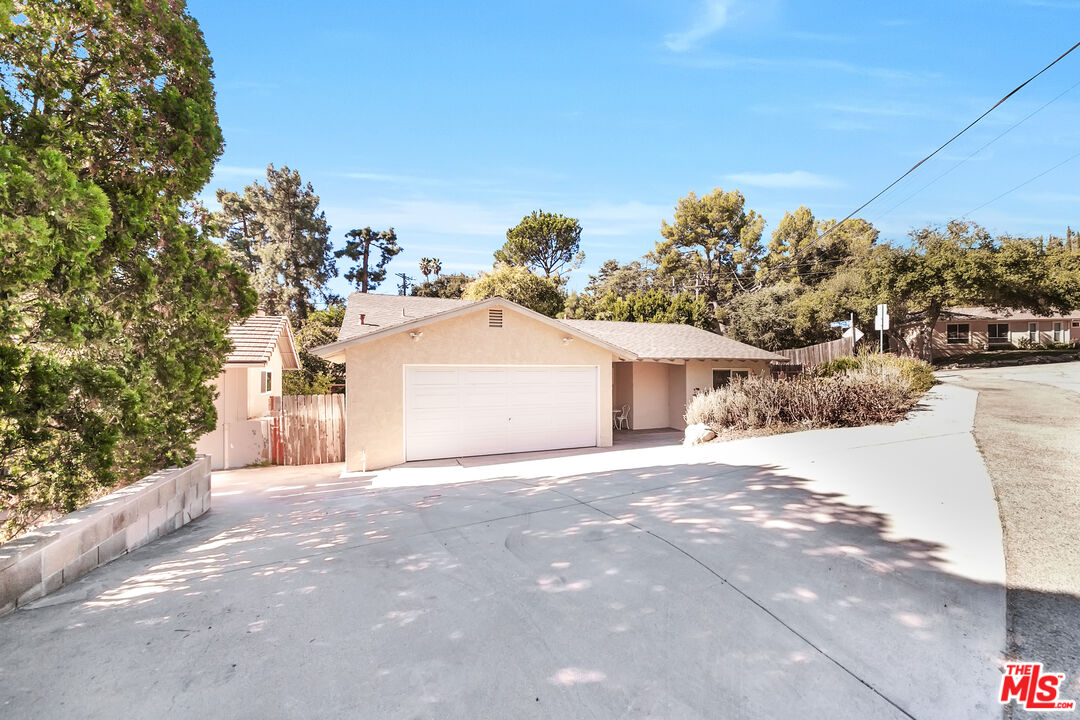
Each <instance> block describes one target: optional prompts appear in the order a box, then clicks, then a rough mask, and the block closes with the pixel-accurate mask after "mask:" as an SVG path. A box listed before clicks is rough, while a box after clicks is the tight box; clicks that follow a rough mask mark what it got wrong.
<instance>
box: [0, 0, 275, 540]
mask: <svg viewBox="0 0 1080 720" xmlns="http://www.w3.org/2000/svg"><path fill="white" fill-rule="evenodd" d="M3 10H4V12H0V136H2V138H3V139H2V142H0V188H3V192H2V193H0V250H2V252H3V254H2V256H3V262H2V263H0V266H2V268H3V270H0V281H2V282H0V319H2V321H3V322H2V323H0V505H2V509H3V510H6V511H8V517H7V522H6V529H5V532H6V533H9V534H10V533H12V532H15V531H18V530H19V529H20V528H22V527H25V526H26V525H27V524H31V523H33V522H35V520H36V519H38V518H40V517H41V516H42V514H44V513H47V512H50V511H54V510H69V509H72V508H73V507H75V506H76V505H78V504H80V503H82V502H84V501H85V500H86V499H88V498H89V497H92V496H93V495H94V494H95V493H97V492H99V491H101V490H102V489H104V488H106V487H109V486H111V485H114V484H115V483H117V482H120V481H124V480H130V479H134V478H137V477H140V476H142V475H143V474H145V473H147V472H148V471H150V470H153V469H157V468H160V467H164V466H166V465H169V464H183V463H186V462H188V461H190V460H191V458H192V456H193V445H194V441H195V439H196V438H198V437H199V436H200V435H202V434H203V433H204V432H206V431H208V430H210V429H212V428H213V427H214V421H215V416H214V407H213V390H212V388H211V387H210V386H209V385H208V382H207V381H208V380H210V379H212V378H213V377H215V376H216V375H217V374H218V373H219V372H220V369H221V366H222V363H223V361H224V356H225V354H226V352H227V351H228V340H227V339H226V334H225V333H226V329H227V327H228V324H229V322H230V320H232V319H235V318H236V317H239V316H243V315H246V314H248V313H250V312H251V310H252V308H253V304H254V303H253V301H254V296H253V294H252V293H251V292H250V289H249V287H248V283H247V279H246V276H245V275H244V273H243V272H242V271H241V270H240V269H239V268H237V267H236V266H235V265H232V264H231V263H229V262H228V261H227V259H226V257H225V255H224V253H223V252H222V251H221V250H220V249H219V248H218V247H217V246H216V245H215V244H214V243H213V242H212V241H211V240H210V239H209V238H207V237H205V236H204V235H203V234H202V233H201V232H200V230H199V228H198V227H197V226H196V224H195V223H193V222H191V221H190V218H189V216H188V214H187V213H186V212H185V211H184V207H185V205H186V204H187V203H189V202H190V201H192V200H193V199H194V196H195V194H196V193H197V192H198V191H199V190H200V189H201V188H202V187H203V186H204V185H205V183H206V182H207V180H208V179H209V177H210V174H211V169H212V167H213V164H214V162H215V160H216V158H217V157H218V155H219V154H220V152H221V147H222V139H221V131H220V130H219V128H218V124H217V114H216V111H215V108H214V92H213V85H212V83H211V78H212V73H211V62H210V56H209V53H208V51H207V49H206V45H205V43H204V42H203V38H202V33H201V32H200V31H199V27H198V24H197V23H196V22H195V21H194V20H193V19H192V18H191V17H190V16H189V15H188V14H187V12H186V9H185V6H184V3H183V2H182V0H172V1H170V2H163V1H154V0H150V1H137V0H101V1H100V2H83V3H42V2H5V3H3ZM0 535H3V533H0Z"/></svg>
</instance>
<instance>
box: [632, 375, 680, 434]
mask: <svg viewBox="0 0 1080 720" xmlns="http://www.w3.org/2000/svg"><path fill="white" fill-rule="evenodd" d="M631 367H632V368H633V372H634V378H633V384H634V401H633V408H632V410H631V414H630V418H631V427H633V428H634V429H635V430H648V429H650V428H666V427H668V425H669V422H670V417H669V415H670V413H669V411H668V368H669V367H671V366H670V365H667V364H665V363H658V362H635V363H631Z"/></svg>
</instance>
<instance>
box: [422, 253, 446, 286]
mask: <svg viewBox="0 0 1080 720" xmlns="http://www.w3.org/2000/svg"><path fill="white" fill-rule="evenodd" d="M441 272H442V261H441V260H439V258H427V257H426V258H420V274H421V275H423V276H424V282H430V277H429V276H431V275H434V276H435V277H439V273H441Z"/></svg>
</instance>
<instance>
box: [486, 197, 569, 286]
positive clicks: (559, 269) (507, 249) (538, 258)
mask: <svg viewBox="0 0 1080 720" xmlns="http://www.w3.org/2000/svg"><path fill="white" fill-rule="evenodd" d="M584 258H585V253H584V252H582V251H581V225H580V224H579V223H578V221H577V219H575V218H572V217H565V216H563V215H560V214H558V213H549V212H544V211H543V210H534V211H533V212H532V214H530V215H526V216H525V217H523V218H522V219H521V222H519V223H518V224H517V225H515V226H514V227H512V228H510V229H509V230H507V231H506V243H504V244H503V246H502V247H501V248H499V249H498V250H496V251H495V262H496V263H502V264H505V265H520V266H522V267H527V268H529V269H531V270H533V271H539V270H542V271H543V272H544V277H554V278H555V279H556V281H558V282H563V281H565V279H566V278H565V276H564V273H566V272H568V271H570V270H573V269H574V268H576V267H578V266H580V265H581V261H582V260H583V259H584Z"/></svg>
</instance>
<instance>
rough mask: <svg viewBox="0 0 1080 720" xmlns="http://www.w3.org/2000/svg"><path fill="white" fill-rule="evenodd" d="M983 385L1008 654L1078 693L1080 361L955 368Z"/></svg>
mask: <svg viewBox="0 0 1080 720" xmlns="http://www.w3.org/2000/svg"><path fill="white" fill-rule="evenodd" d="M943 379H945V380H946V381H947V382H950V383H956V384H958V385H961V386H963V387H967V388H972V389H974V390H977V391H978V392H979V401H978V405H977V407H976V414H975V438H976V440H977V442H978V444H979V449H980V451H981V452H982V454H983V456H984V457H985V459H986V466H987V468H988V470H989V473H990V477H991V479H992V481H993V483H994V490H995V494H996V496H997V500H998V504H999V506H1000V509H1001V518H1002V526H1003V529H1004V541H1005V563H1006V578H1007V580H1006V582H1007V593H1006V603H1007V609H1008V610H1007V617H1008V629H1009V636H1008V637H1009V648H1008V649H1009V652H1010V655H1011V656H1012V657H1014V658H1016V659H1020V660H1029V661H1041V662H1042V663H1044V667H1046V669H1047V670H1052V671H1054V672H1064V673H1065V674H1066V676H1067V678H1066V681H1067V682H1068V683H1069V686H1068V689H1067V690H1066V692H1064V693H1063V695H1064V696H1065V697H1066V698H1069V699H1074V700H1080V363H1061V364H1054V365H1028V366H1023V367H1012V368H991V369H982V370H964V371H951V372H949V373H947V374H946V375H944V376H943Z"/></svg>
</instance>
